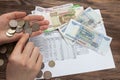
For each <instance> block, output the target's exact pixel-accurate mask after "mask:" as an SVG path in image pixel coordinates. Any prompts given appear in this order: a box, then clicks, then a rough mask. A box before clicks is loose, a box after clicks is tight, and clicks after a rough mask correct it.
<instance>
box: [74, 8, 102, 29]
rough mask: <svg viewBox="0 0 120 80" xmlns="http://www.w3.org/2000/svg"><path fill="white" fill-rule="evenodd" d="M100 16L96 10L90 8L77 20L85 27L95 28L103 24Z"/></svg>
mask: <svg viewBox="0 0 120 80" xmlns="http://www.w3.org/2000/svg"><path fill="white" fill-rule="evenodd" d="M98 16H99V14H97V13H96V12H95V10H93V9H92V8H91V7H88V8H87V9H85V11H84V12H83V13H82V14H81V15H79V16H78V17H77V18H76V20H77V21H78V22H80V23H82V24H83V25H85V26H88V27H91V28H95V27H96V25H97V24H99V23H101V22H102V18H101V17H98Z"/></svg>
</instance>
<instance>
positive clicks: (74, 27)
mask: <svg viewBox="0 0 120 80" xmlns="http://www.w3.org/2000/svg"><path fill="white" fill-rule="evenodd" d="M64 35H65V36H66V37H67V38H69V39H71V40H74V41H77V42H78V43H80V44H82V45H83V46H86V47H88V48H90V49H92V50H94V51H96V52H98V53H101V54H102V53H103V52H104V51H105V50H106V48H107V47H109V45H110V43H111V40H112V38H111V37H108V36H105V35H103V34H101V33H98V32H96V31H93V30H92V29H90V28H88V27H86V26H84V25H82V24H81V23H79V22H77V21H75V20H73V19H72V20H71V21H70V22H69V24H68V26H67V28H66V30H65V32H64Z"/></svg>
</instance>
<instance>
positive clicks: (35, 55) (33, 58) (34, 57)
mask: <svg viewBox="0 0 120 80" xmlns="http://www.w3.org/2000/svg"><path fill="white" fill-rule="evenodd" d="M39 55H40V53H39V48H38V47H35V48H34V50H33V52H32V54H31V57H30V62H31V64H35V63H36V61H37V59H38V56H39Z"/></svg>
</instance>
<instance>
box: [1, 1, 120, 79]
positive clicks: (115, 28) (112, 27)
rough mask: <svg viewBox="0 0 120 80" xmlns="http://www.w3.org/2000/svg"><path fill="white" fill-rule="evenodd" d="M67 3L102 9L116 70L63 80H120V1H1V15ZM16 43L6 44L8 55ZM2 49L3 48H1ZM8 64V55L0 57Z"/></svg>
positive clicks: (3, 68)
mask: <svg viewBox="0 0 120 80" xmlns="http://www.w3.org/2000/svg"><path fill="white" fill-rule="evenodd" d="M65 3H74V4H80V5H82V6H84V7H85V8H86V7H89V6H91V7H92V8H99V9H101V13H102V16H103V19H104V23H105V28H106V31H107V35H109V36H111V37H112V38H113V40H112V43H111V48H112V53H113V57H114V60H115V64H116V68H115V69H109V70H102V71H96V72H89V73H83V74H77V75H70V76H64V77H61V79H62V80H120V0H0V14H3V13H6V12H11V11H16V10H17V11H26V12H27V13H30V11H31V10H33V9H34V7H35V6H36V5H38V6H39V5H40V6H43V7H51V6H56V5H61V4H65ZM14 45H15V43H10V44H5V46H7V47H8V51H7V53H6V54H10V52H11V51H12V49H13V48H14ZM1 47H2V46H1ZM0 58H3V59H4V60H5V62H6V64H7V57H6V55H0ZM6 64H5V65H4V66H3V67H0V80H4V79H5V69H6ZM51 80H54V79H51Z"/></svg>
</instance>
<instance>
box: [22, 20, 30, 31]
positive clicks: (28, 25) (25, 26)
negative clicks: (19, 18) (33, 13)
mask: <svg viewBox="0 0 120 80" xmlns="http://www.w3.org/2000/svg"><path fill="white" fill-rule="evenodd" d="M23 28H24V30H25V29H27V28H30V23H29V21H25V25H24V27H23Z"/></svg>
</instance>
